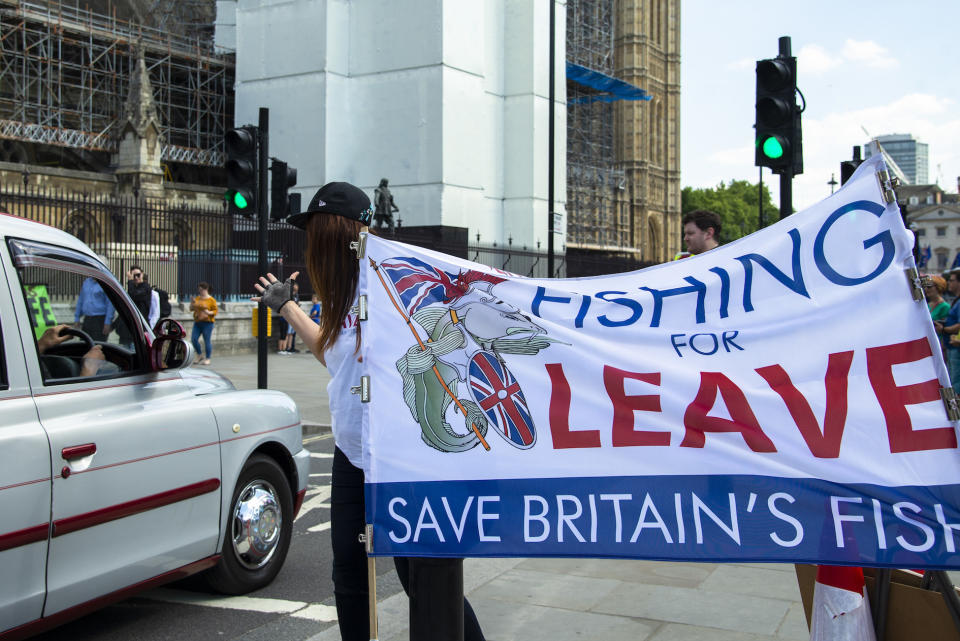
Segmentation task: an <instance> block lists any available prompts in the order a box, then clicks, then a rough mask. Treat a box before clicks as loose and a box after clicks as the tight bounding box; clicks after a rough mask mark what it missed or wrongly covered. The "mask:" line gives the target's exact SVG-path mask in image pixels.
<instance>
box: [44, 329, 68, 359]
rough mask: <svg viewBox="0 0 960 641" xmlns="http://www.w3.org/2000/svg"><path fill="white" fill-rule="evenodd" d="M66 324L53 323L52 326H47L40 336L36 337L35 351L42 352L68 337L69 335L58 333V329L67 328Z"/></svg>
mask: <svg viewBox="0 0 960 641" xmlns="http://www.w3.org/2000/svg"><path fill="white" fill-rule="evenodd" d="M67 327H68V326H67V325H54V326H53V327H48V328H47V331H45V332H44V333H43V334H42V335H41V336H40V338H38V339H37V351H38V352H40V353H41V354H43V353H44V352H46V351H47V350H48V349H50V348H51V347H54V346H55V345H59V344H60V343H62V342H63V341H65V340H67V339H69V338H70V335H69V334H67V335H64V336H61V335H60V330H62V329H67Z"/></svg>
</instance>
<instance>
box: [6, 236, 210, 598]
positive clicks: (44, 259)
mask: <svg viewBox="0 0 960 641" xmlns="http://www.w3.org/2000/svg"><path fill="white" fill-rule="evenodd" d="M9 246H10V250H11V255H12V259H13V263H14V265H15V267H16V272H17V279H18V281H19V282H18V283H17V287H16V289H17V290H19V295H18V296H15V297H14V298H15V301H14V305H15V308H16V309H15V311H16V314H15V316H16V317H17V318H18V319H19V320H20V323H19V324H20V328H21V332H20V333H21V339H22V340H23V342H24V344H25V345H26V348H25V352H26V354H27V361H26V365H27V372H28V375H29V377H30V383H31V388H32V390H33V396H34V399H35V402H36V407H37V412H38V415H39V418H40V422H41V424H42V425H43V427H44V428H45V430H46V432H47V434H48V436H49V439H50V451H51V458H52V461H53V463H52V468H53V475H52V476H53V481H52V486H53V510H52V530H51V539H50V556H49V561H48V571H47V601H46V605H45V608H44V616H50V615H53V614H56V613H57V612H61V611H63V610H66V609H69V608H71V607H74V606H78V605H80V604H83V603H85V602H87V601H90V600H91V599H94V598H97V597H100V596H102V595H106V594H112V593H118V594H122V593H123V592H118V591H123V590H125V589H126V588H128V587H130V586H133V585H135V584H141V586H142V584H143V582H149V581H150V580H152V579H154V578H159V579H163V578H165V577H170V576H176V575H177V574H178V573H179V572H181V571H183V570H184V569H185V568H186V567H187V566H191V567H196V566H194V565H192V564H196V563H197V562H198V561H203V562H212V559H213V557H214V555H215V554H216V547H217V539H218V535H219V531H220V444H219V437H218V432H217V427H216V422H215V418H214V415H213V412H212V411H211V410H210V408H209V407H206V404H205V403H204V402H203V401H202V399H201V398H198V397H196V396H195V395H194V394H192V393H191V391H190V390H189V388H188V387H187V385H186V384H185V383H184V382H183V380H182V378H181V377H180V375H179V373H178V372H175V371H174V372H154V371H152V370H151V369H150V367H149V358H148V356H149V345H148V343H147V340H146V338H145V334H146V333H147V332H146V330H145V327H144V324H143V319H142V317H141V316H140V314H139V312H137V311H136V308H135V307H134V306H133V302H132V301H131V300H130V299H129V297H128V296H127V295H126V292H124V291H123V289H122V288H121V286H120V285H119V283H117V282H116V280H115V279H114V278H113V276H112V275H110V273H109V272H108V271H107V270H106V269H105V268H104V267H103V266H102V265H100V264H98V263H97V262H96V261H94V260H93V259H91V258H88V257H86V256H85V255H84V254H81V253H79V252H74V251H72V250H68V249H64V248H57V247H52V246H48V245H42V244H38V243H31V242H28V241H17V240H14V241H10V242H9ZM87 279H93V280H94V282H95V284H96V285H99V287H100V288H101V289H102V291H103V293H104V294H106V295H107V297H108V298H109V299H110V301H111V303H112V306H113V308H114V309H115V310H116V314H117V315H116V317H115V318H113V319H112V323H111V328H110V329H111V331H110V333H109V334H108V335H107V339H106V340H105V341H100V342H96V343H95V349H90V347H89V345H88V344H84V342H83V341H82V340H81V341H74V340H70V341H66V342H63V343H60V344H58V345H54V346H52V347H51V346H49V345H46V343H45V342H44V339H43V337H44V336H47V337H49V334H47V332H54V333H56V332H55V330H54V329H52V327H59V325H60V323H62V321H64V320H66V321H68V322H69V323H73V322H74V320H75V318H76V312H77V311H78V310H77V302H78V294H79V292H80V291H81V289H82V287H83V285H84V281H85V280H87ZM11 289H12V290H13V289H14V287H11ZM78 324H82V323H78ZM119 336H125V337H129V336H133V339H134V344H133V348H132V349H130V348H128V347H126V346H124V345H121V344H120V340H119V338H118V337H119ZM75 343H76V344H75ZM45 345H46V346H45ZM97 350H99V352H100V355H102V356H104V357H105V359H101V358H99V357H98V355H97V354H95V352H96V351H97ZM41 351H42V352H43V353H41ZM91 364H92V367H93V369H92V370H91V369H88V366H91Z"/></svg>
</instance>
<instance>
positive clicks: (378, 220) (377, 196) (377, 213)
mask: <svg viewBox="0 0 960 641" xmlns="http://www.w3.org/2000/svg"><path fill="white" fill-rule="evenodd" d="M373 206H374V210H373V224H374V226H375V227H378V228H380V229H383V228H384V227H387V228H388V229H389V230H390V233H391V234H392V233H393V212H395V211H400V208H399V207H397V206H396V205H395V204H394V202H393V194H391V193H390V188H389V187H387V179H386V178H381V179H380V186H379V187H377V188H376V189H374V190H373Z"/></svg>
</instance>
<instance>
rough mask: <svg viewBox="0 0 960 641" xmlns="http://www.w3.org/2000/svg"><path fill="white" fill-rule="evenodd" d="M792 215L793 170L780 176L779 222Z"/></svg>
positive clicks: (788, 170)
mask: <svg viewBox="0 0 960 641" xmlns="http://www.w3.org/2000/svg"><path fill="white" fill-rule="evenodd" d="M792 213H793V168H792V167H787V168H786V169H785V170H784V171H783V173H782V174H780V220H783V219H784V218H786V217H787V216H789V215H790V214H792Z"/></svg>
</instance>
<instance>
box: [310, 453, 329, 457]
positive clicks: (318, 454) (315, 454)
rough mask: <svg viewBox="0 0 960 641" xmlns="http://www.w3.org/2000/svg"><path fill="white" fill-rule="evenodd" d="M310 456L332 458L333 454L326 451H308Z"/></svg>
mask: <svg viewBox="0 0 960 641" xmlns="http://www.w3.org/2000/svg"><path fill="white" fill-rule="evenodd" d="M310 458H333V454H327V453H326V452H310Z"/></svg>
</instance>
